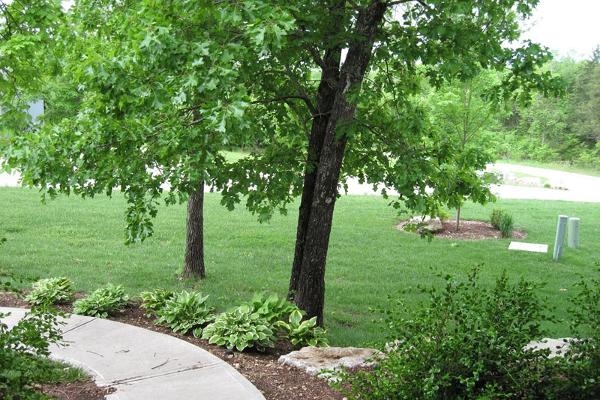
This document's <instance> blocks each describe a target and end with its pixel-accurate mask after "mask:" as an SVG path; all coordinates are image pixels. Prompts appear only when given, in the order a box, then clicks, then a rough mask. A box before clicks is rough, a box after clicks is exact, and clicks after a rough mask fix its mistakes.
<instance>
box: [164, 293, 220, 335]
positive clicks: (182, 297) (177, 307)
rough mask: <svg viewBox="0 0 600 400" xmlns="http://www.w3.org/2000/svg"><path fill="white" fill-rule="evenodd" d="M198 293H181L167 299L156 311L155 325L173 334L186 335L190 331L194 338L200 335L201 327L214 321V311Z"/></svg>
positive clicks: (206, 297) (204, 297)
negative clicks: (168, 329) (169, 329)
mask: <svg viewBox="0 0 600 400" xmlns="http://www.w3.org/2000/svg"><path fill="white" fill-rule="evenodd" d="M207 299H208V296H202V294H201V293H198V292H187V291H183V292H181V293H178V294H177V295H175V296H173V297H172V298H170V299H168V300H167V301H166V302H165V305H164V306H163V307H162V308H160V309H159V310H157V312H156V315H157V317H158V318H157V320H156V323H157V324H159V325H164V326H168V327H169V328H171V329H172V330H173V332H176V333H181V334H184V335H185V334H186V333H188V332H190V331H192V333H193V334H194V336H196V337H200V335H201V334H202V327H204V326H205V325H206V324H208V323H209V322H211V321H213V320H214V314H213V311H214V309H213V308H212V307H209V306H208V304H207V302H206V300H207Z"/></svg>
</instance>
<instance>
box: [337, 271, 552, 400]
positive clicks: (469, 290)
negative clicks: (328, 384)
mask: <svg viewBox="0 0 600 400" xmlns="http://www.w3.org/2000/svg"><path fill="white" fill-rule="evenodd" d="M444 279H445V288H444V289H443V290H441V291H440V290H439V289H435V288H431V289H422V291H423V292H424V293H425V294H426V295H429V298H430V300H429V302H428V303H427V304H426V305H425V306H424V307H423V308H422V309H421V310H420V311H418V312H416V313H415V314H410V315H409V314H407V307H405V305H404V303H403V301H402V300H398V299H397V300H396V301H395V305H394V306H393V307H391V308H390V309H388V310H385V311H383V312H384V315H385V317H384V319H383V323H384V326H385V327H386V330H387V332H388V337H387V340H388V341H390V342H391V341H393V343H394V346H388V349H387V351H388V354H387V356H386V357H385V358H383V359H382V360H380V362H379V364H378V365H377V366H376V367H374V369H373V370H372V371H359V372H357V373H355V374H346V373H343V374H342V382H341V383H340V384H339V386H338V387H339V389H340V390H342V391H343V392H344V394H345V395H347V397H348V398H349V399H369V400H378V399H381V400H383V399H497V398H506V399H524V398H527V399H535V398H540V399H541V398H556V397H552V396H548V394H549V393H548V390H549V389H548V388H549V386H550V385H548V382H549V381H553V380H555V379H556V378H557V374H556V373H555V371H556V370H555V367H554V366H555V361H553V360H552V359H549V358H548V357H547V356H548V353H549V352H548V350H537V351H534V350H525V346H526V345H527V344H528V343H529V342H530V341H531V340H539V339H540V338H541V337H543V333H544V332H543V331H542V329H541V324H542V322H547V321H549V320H551V319H550V318H549V317H547V315H546V311H547V310H546V308H545V306H544V305H543V303H542V302H541V301H540V300H539V299H538V298H537V296H536V294H535V293H536V291H537V290H538V289H539V285H536V284H534V283H530V282H526V281H520V282H518V283H516V284H510V283H509V281H508V278H507V276H506V274H505V273H504V274H503V275H501V276H500V277H499V278H498V279H497V281H496V284H495V286H494V287H491V288H490V287H489V286H487V285H482V284H480V283H479V279H478V271H477V270H475V271H473V272H472V273H471V274H470V275H469V277H468V280H467V281H466V282H457V281H456V280H455V279H453V278H452V277H451V276H446V277H445V278H444ZM382 347H383V346H382Z"/></svg>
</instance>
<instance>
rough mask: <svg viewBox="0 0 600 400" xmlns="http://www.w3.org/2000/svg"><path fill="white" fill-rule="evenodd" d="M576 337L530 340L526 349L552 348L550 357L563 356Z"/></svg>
mask: <svg viewBox="0 0 600 400" xmlns="http://www.w3.org/2000/svg"><path fill="white" fill-rule="evenodd" d="M574 340H577V339H574V338H559V339H550V338H544V339H542V340H540V341H539V342H537V341H533V342H529V344H528V345H527V346H525V350H546V349H548V350H550V354H549V355H548V357H549V358H554V357H563V356H564V355H565V353H566V352H567V351H568V350H569V348H570V347H571V342H573V341H574Z"/></svg>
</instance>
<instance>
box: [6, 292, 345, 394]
mask: <svg viewBox="0 0 600 400" xmlns="http://www.w3.org/2000/svg"><path fill="white" fill-rule="evenodd" d="M0 306H3V307H29V305H28V304H27V302H25V301H23V300H21V299H19V298H17V296H15V295H14V294H12V293H0ZM70 308H71V307H60V309H61V311H65V312H70ZM110 319H112V320H114V321H119V322H123V323H127V324H131V325H136V326H139V327H142V328H145V329H148V330H151V331H156V332H160V333H164V334H167V335H171V336H174V337H177V338H179V339H182V340H185V341H187V342H189V343H192V344H194V345H196V346H198V347H201V348H203V349H205V350H207V351H209V352H210V353H212V354H214V355H215V356H217V357H219V358H221V359H223V360H224V361H225V362H227V363H229V364H231V365H232V366H233V367H234V368H236V369H237V370H238V371H239V372H240V373H241V374H242V375H244V376H245V377H246V378H247V379H248V380H249V381H250V382H252V383H253V384H254V386H256V387H257V388H258V390H260V391H261V392H262V393H263V395H264V396H265V398H266V400H341V399H343V398H344V397H343V396H342V395H341V394H339V393H338V392H336V391H334V390H333V389H332V388H331V387H330V386H329V384H328V383H327V381H326V380H324V379H321V378H317V377H314V376H311V375H308V374H306V373H305V372H303V371H301V370H299V369H297V368H294V367H290V366H286V365H281V364H279V362H278V361H277V360H278V358H279V356H280V355H282V354H287V353H289V352H290V351H291V349H290V348H289V346H286V345H285V344H283V343H280V344H278V345H277V347H276V348H275V349H272V350H270V351H269V352H267V353H258V352H244V353H239V352H231V351H228V350H227V349H224V348H222V347H219V346H214V345H210V344H208V342H207V341H206V340H202V339H198V338H195V337H193V336H188V335H179V334H176V333H173V332H172V331H171V330H170V329H168V328H165V327H161V326H156V325H154V322H153V320H152V319H150V318H146V317H145V316H144V312H143V310H142V309H140V308H139V307H138V305H137V304H131V305H130V306H129V307H127V308H126V309H125V310H123V311H122V312H119V313H118V314H117V315H115V316H113V317H111V318H110ZM78 384H79V382H77V383H74V384H69V385H74V386H78ZM92 385H93V386H94V387H96V386H95V385H94V384H93V383H92ZM57 386H59V388H57V389H56V390H57V397H58V398H59V399H61V400H71V399H82V400H96V399H102V398H103V397H85V393H86V392H85V390H88V389H89V385H81V386H78V388H73V390H81V391H82V392H81V393H82V394H81V396H80V397H78V396H77V395H75V397H72V396H73V395H74V394H75V392H74V391H73V392H67V391H66V389H67V388H66V387H62V386H65V385H57ZM96 388H97V387H96ZM97 389H100V388H97ZM100 390H102V389H100ZM63 392H64V393H66V394H68V395H69V396H71V397H66V396H63V394H62V393H63Z"/></svg>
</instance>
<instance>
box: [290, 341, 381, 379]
mask: <svg viewBox="0 0 600 400" xmlns="http://www.w3.org/2000/svg"><path fill="white" fill-rule="evenodd" d="M381 356H382V353H381V352H380V351H378V350H375V349H364V348H357V347H303V348H302V349H300V350H298V351H292V352H291V353H289V354H285V355H283V356H281V357H279V362H280V363H282V364H284V365H290V366H293V367H296V368H300V369H302V370H304V371H306V372H307V373H309V374H311V375H317V374H319V373H320V372H321V371H326V370H334V369H340V368H342V367H345V368H355V367H362V366H371V365H374V364H375V361H374V359H376V358H378V357H381Z"/></svg>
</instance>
